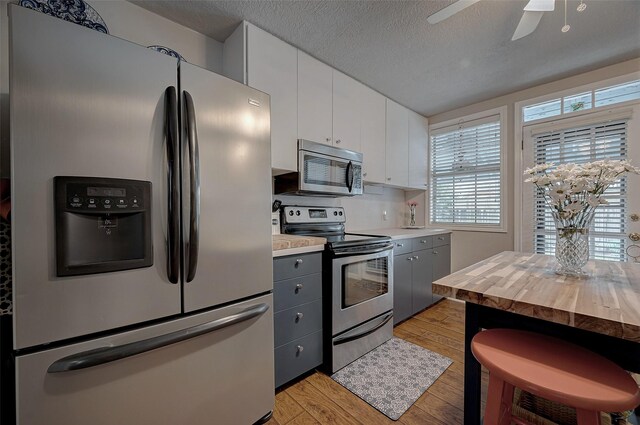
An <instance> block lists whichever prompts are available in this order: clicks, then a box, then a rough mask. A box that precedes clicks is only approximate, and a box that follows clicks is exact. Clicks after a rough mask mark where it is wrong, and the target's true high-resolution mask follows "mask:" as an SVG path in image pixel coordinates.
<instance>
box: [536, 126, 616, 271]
mask: <svg viewBox="0 0 640 425" xmlns="http://www.w3.org/2000/svg"><path fill="white" fill-rule="evenodd" d="M533 143H534V147H533V149H534V158H535V163H536V164H542V163H545V162H546V163H548V162H553V163H555V164H562V163H569V162H572V163H584V162H591V161H597V160H601V159H627V119H619V120H615V121H611V122H607V123H598V124H589V125H581V126H577V127H574V128H569V129H564V130H558V131H549V132H544V133H539V134H534V135H533ZM533 196H534V202H533V208H534V211H533V217H534V230H533V236H534V238H533V242H534V250H535V252H536V253H538V254H553V253H554V251H555V226H554V223H553V218H552V217H551V211H550V209H549V207H548V206H547V205H546V204H545V202H544V198H543V197H542V195H541V194H540V193H537V192H534V195H533ZM604 197H605V199H606V200H607V201H608V202H609V203H608V204H606V205H601V206H599V207H598V209H597V210H596V214H595V219H594V224H593V226H592V228H591V229H590V238H589V242H590V247H589V248H590V257H591V258H595V259H600V260H612V261H625V258H626V255H625V235H626V212H627V211H626V210H627V182H626V179H622V180H621V181H620V182H619V183H617V184H615V185H611V186H610V187H609V188H608V189H607V191H606V192H605V194H604Z"/></svg>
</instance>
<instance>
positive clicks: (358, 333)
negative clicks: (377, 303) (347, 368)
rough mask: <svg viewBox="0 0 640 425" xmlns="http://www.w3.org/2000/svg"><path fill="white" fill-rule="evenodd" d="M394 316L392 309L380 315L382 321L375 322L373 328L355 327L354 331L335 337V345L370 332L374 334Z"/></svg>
mask: <svg viewBox="0 0 640 425" xmlns="http://www.w3.org/2000/svg"><path fill="white" fill-rule="evenodd" d="M392 318H393V312H392V311H390V312H389V313H387V314H386V315H384V316H382V317H380V319H379V320H380V323H374V324H373V325H372V327H371V328H367V329H364V330H361V329H354V330H352V331H349V332H345V333H344V334H342V335H340V336H339V337H337V338H334V340H333V345H340V344H345V343H347V342H350V341H354V340H356V339H359V338H362V337H364V336H367V335H369V334H372V333H374V332H375V331H377V330H378V329H380V328H381V327H383V326H384V325H386V324H387V322H388V321H389V320H391V319H392Z"/></svg>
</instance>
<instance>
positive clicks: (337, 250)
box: [333, 243, 393, 257]
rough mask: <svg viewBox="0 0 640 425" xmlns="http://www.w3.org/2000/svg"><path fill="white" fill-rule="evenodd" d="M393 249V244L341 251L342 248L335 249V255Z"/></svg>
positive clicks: (371, 252)
mask: <svg viewBox="0 0 640 425" xmlns="http://www.w3.org/2000/svg"><path fill="white" fill-rule="evenodd" d="M392 249H393V244H392V243H390V244H386V245H383V246H381V247H377V248H369V249H363V250H358V251H341V250H340V248H338V249H334V250H333V255H335V256H336V257H342V256H345V255H366V254H377V253H378V252H383V251H390V250H392Z"/></svg>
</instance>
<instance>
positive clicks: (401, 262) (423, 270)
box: [393, 235, 451, 324]
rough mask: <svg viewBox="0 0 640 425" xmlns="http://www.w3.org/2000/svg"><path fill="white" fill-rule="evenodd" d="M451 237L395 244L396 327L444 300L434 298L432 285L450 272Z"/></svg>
mask: <svg viewBox="0 0 640 425" xmlns="http://www.w3.org/2000/svg"><path fill="white" fill-rule="evenodd" d="M450 243H451V242H450V235H437V236H428V237H422V238H413V239H402V240H398V241H395V247H394V259H393V316H394V318H393V319H394V320H393V323H394V324H398V323H400V322H401V321H403V320H405V319H408V318H409V317H411V316H412V315H413V314H415V313H417V312H419V311H420V310H423V309H425V308H427V307H429V306H430V305H431V304H433V303H434V302H436V301H438V300H440V299H441V298H442V297H440V296H438V295H433V293H432V289H431V283H432V282H433V281H434V280H437V279H440V278H441V277H444V276H446V275H448V274H449V273H450V270H451V245H450Z"/></svg>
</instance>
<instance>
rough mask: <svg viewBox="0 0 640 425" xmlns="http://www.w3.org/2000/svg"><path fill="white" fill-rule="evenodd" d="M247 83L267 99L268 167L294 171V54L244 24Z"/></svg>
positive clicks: (296, 52) (295, 133)
mask: <svg viewBox="0 0 640 425" xmlns="http://www.w3.org/2000/svg"><path fill="white" fill-rule="evenodd" d="M247 38H248V44H247V59H248V64H247V65H248V84H249V86H251V87H254V88H256V89H258V90H261V91H263V92H265V93H268V94H269V95H270V96H271V168H275V169H278V170H281V171H296V170H297V169H298V159H297V158H298V157H297V137H298V128H297V121H298V119H297V118H298V116H297V114H298V84H297V83H298V72H297V69H298V51H297V49H296V48H295V47H293V46H291V45H290V44H287V43H285V42H284V41H282V40H280V39H278V38H276V37H274V36H272V35H271V34H269V33H267V32H265V31H263V30H261V29H260V28H257V27H255V26H253V25H251V24H248V31H247Z"/></svg>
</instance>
